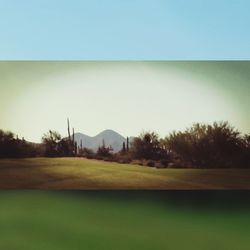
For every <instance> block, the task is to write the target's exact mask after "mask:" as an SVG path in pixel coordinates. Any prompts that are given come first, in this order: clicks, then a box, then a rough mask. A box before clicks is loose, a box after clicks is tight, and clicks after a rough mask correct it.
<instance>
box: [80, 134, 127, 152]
mask: <svg viewBox="0 0 250 250" xmlns="http://www.w3.org/2000/svg"><path fill="white" fill-rule="evenodd" d="M130 139H132V137H130ZM81 140H82V146H83V147H86V148H90V149H92V150H94V151H96V150H97V149H98V147H99V146H102V144H103V142H104V143H105V146H107V147H108V146H111V147H112V148H113V152H118V151H120V150H121V149H122V144H123V142H126V138H125V137H123V136H122V135H120V134H119V133H117V132H115V131H114V130H111V129H106V130H104V131H102V132H101V133H99V134H98V135H96V136H93V137H92V136H88V135H85V134H82V133H75V141H76V142H77V146H80V144H81Z"/></svg>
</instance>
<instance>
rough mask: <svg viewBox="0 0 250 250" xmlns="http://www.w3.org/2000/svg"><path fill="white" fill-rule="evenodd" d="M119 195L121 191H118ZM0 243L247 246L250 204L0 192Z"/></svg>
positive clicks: (60, 249) (113, 249)
mask: <svg viewBox="0 0 250 250" xmlns="http://www.w3.org/2000/svg"><path fill="white" fill-rule="evenodd" d="M118 195H119V193H118ZM0 200H1V206H0V249H10V250H34V249H35V250H44V249H46V250H64V249H65V250H66V249H67V250H68V249H72V250H74V249H91V250H97V249H98V250H106V249H107V250H117V249H119V250H125V249H126V250H127V249H128V250H133V249H134V250H137V249H143V250H158V249H163V250H183V249H185V250H201V249H202V250H213V249H214V250H217V249H219V250H236V249H237V250H238V249H239V250H249V246H250V238H249V235H250V213H249V210H244V209H243V210H241V211H239V210H237V209H236V210H232V211H231V210H230V207H228V208H224V209H212V210H211V209H210V210H209V209H197V208H192V209H190V208H189V209H187V208H185V207H182V206H172V205H171V203H170V204H168V203H165V204H163V203H160V202H159V201H153V200H146V199H144V200H143V199H139V196H138V198H137V199H133V200H130V199H127V198H126V197H123V193H121V194H120V195H119V199H116V198H114V197H113V198H108V197H106V198H105V197H103V198H102V197H100V196H99V197H96V196H95V193H93V195H92V196H91V195H89V196H84V195H82V194H81V193H80V194H77V195H71V194H66V195H65V194H64V195H63V194H62V193H60V194H59V193H58V192H57V193H49V192H45V191H43V192H38V191H22V192H20V191H19V192H18V191H1V192H0Z"/></svg>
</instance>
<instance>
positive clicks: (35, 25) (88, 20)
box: [0, 0, 250, 60]
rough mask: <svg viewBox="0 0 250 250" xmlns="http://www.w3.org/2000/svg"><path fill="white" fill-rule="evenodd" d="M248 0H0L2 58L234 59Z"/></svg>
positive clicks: (242, 51) (244, 32)
mask: <svg viewBox="0 0 250 250" xmlns="http://www.w3.org/2000/svg"><path fill="white" fill-rule="evenodd" d="M249 9H250V2H249V0H203V1H201V0H189V1H186V0H127V1H124V0H88V1H86V0H70V1H69V0H36V1H33V0H22V1H20V0H0V30H1V33H0V58H1V59H2V60H17V59H19V60H206V59H210V60H211V59H213V60H218V59H219V60H240V59H249V57H250V46H249V44H250V29H249V23H250V15H249Z"/></svg>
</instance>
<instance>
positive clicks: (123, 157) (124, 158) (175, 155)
mask: <svg viewBox="0 0 250 250" xmlns="http://www.w3.org/2000/svg"><path fill="white" fill-rule="evenodd" d="M34 156H46V157H69V156H70V157H72V156H77V157H86V158H90V159H93V158H95V159H99V160H105V161H116V162H119V163H136V164H140V165H146V166H150V167H159V168H164V167H187V168H189V167H193V168H231V167H234V168H235V167H236V168H237V167H238V168H247V167H250V135H241V134H240V133H239V132H238V131H237V130H236V129H235V128H233V127H232V126H230V125H229V123H228V122H219V123H217V122H215V123H213V124H212V125H208V124H199V123H197V124H194V125H193V126H192V127H191V128H189V129H186V130H185V131H183V132H181V131H179V132H173V133H171V134H169V135H168V136H166V137H165V138H160V137H159V136H158V135H157V133H155V132H146V133H142V134H141V135H140V136H138V137H135V138H134V139H133V141H131V142H129V139H128V138H127V140H126V141H125V142H123V144H122V145H121V151H120V152H118V153H114V152H113V150H112V147H110V146H106V145H105V142H104V141H103V144H102V145H100V146H99V148H98V149H97V151H95V152H94V151H93V150H91V149H89V148H84V147H83V142H82V141H81V143H80V145H77V143H76V142H75V140H74V129H73V131H72V135H71V134H70V128H69V121H68V137H67V138H62V137H61V135H60V134H59V133H58V132H56V131H49V132H48V133H47V134H44V136H43V137H42V143H41V144H33V143H29V142H26V141H25V140H24V139H22V140H20V139H18V137H15V136H14V134H13V133H11V132H4V131H2V130H0V157H1V158H3V157H10V158H11V157H34Z"/></svg>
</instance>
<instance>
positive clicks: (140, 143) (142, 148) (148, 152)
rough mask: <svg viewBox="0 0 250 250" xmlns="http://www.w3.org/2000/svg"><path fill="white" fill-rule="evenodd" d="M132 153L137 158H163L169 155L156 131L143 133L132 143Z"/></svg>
mask: <svg viewBox="0 0 250 250" xmlns="http://www.w3.org/2000/svg"><path fill="white" fill-rule="evenodd" d="M132 153H133V155H134V157H135V158H136V159H146V160H162V159H163V158H164V159H166V158H167V157H168V155H167V151H166V150H164V148H163V147H162V145H161V144H160V141H159V136H158V135H157V134H156V133H155V132H151V133H150V132H146V133H142V134H141V135H140V136H139V137H136V138H135V139H134V141H133V143H132Z"/></svg>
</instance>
